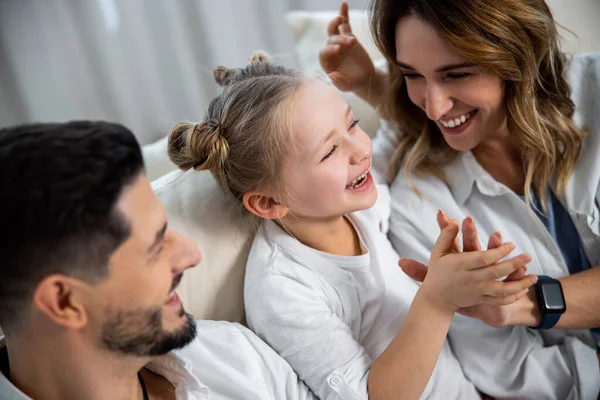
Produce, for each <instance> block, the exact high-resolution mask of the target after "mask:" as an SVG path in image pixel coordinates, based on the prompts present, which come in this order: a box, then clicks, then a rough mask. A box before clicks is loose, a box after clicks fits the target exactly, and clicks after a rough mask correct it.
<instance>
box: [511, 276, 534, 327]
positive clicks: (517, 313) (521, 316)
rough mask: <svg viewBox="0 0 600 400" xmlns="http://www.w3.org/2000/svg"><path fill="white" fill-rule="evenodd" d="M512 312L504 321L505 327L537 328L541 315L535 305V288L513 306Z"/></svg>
mask: <svg viewBox="0 0 600 400" xmlns="http://www.w3.org/2000/svg"><path fill="white" fill-rule="evenodd" d="M512 306H513V308H514V309H513V311H512V312H511V314H510V316H509V317H508V319H507V321H506V325H507V326H509V325H524V326H538V325H539V324H540V323H541V321H542V314H541V313H540V308H539V306H538V303H537V298H536V293H535V286H532V287H531V288H530V289H529V292H527V294H526V295H525V296H523V297H521V298H520V299H519V300H518V301H517V302H516V303H514V304H513V305H512Z"/></svg>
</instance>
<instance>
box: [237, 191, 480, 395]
mask: <svg viewBox="0 0 600 400" xmlns="http://www.w3.org/2000/svg"><path fill="white" fill-rule="evenodd" d="M379 200H382V199H379ZM379 200H378V202H379ZM383 208H384V209H385V207H383ZM376 209H377V207H376V208H373V209H371V210H367V211H360V212H356V213H353V214H351V215H350V216H349V219H350V221H351V222H352V223H353V225H354V226H355V228H356V230H357V232H358V234H359V236H360V239H361V245H362V247H363V249H364V250H365V253H364V254H363V255H361V256H356V257H344V256H336V255H331V254H326V253H322V252H319V251H317V250H314V249H312V248H310V247H307V246H305V245H303V244H302V243H300V242H299V241H298V240H296V239H295V238H293V237H292V236H290V235H289V234H287V233H286V232H284V231H283V230H282V229H281V228H280V227H279V226H278V225H277V224H276V223H274V222H272V221H265V222H264V223H263V224H262V226H261V228H260V229H259V231H258V233H257V236H256V238H255V240H254V243H253V246H252V250H251V251H250V255H249V258H248V264H247V269H246V281H245V304H246V316H247V320H248V325H249V326H250V328H251V329H252V330H253V331H255V332H256V333H257V334H258V335H259V336H260V337H261V338H262V339H263V340H265V341H266V342H267V343H268V344H269V345H270V346H271V347H273V348H274V349H275V350H276V351H277V352H278V353H279V354H280V355H281V356H282V357H283V358H285V359H286V360H287V362H288V363H289V364H290V365H291V366H292V368H293V369H294V370H295V371H296V373H297V374H298V376H299V377H300V378H301V379H302V380H304V381H305V382H306V384H307V385H308V387H309V388H310V389H311V390H312V391H313V392H314V393H315V394H316V395H317V396H318V397H319V398H321V399H329V400H335V399H344V400H355V399H367V398H368V393H367V380H368V375H369V370H370V366H371V363H372V361H374V360H375V359H376V358H378V357H379V355H381V353H382V352H383V351H384V350H385V349H386V348H387V346H388V345H389V343H390V342H391V341H392V339H393V338H394V337H395V335H396V333H397V332H398V330H399V328H400V325H401V324H402V321H403V320H404V318H405V316H406V314H407V311H408V309H409V307H410V304H411V302H412V299H413V297H414V295H415V293H416V291H417V290H418V286H417V285H416V283H415V282H414V281H412V280H411V279H410V278H408V277H407V276H406V275H405V274H404V273H403V272H402V271H401V270H400V268H399V267H398V266H397V262H398V256H397V254H396V252H395V251H394V250H393V249H392V247H391V244H390V243H389V240H388V239H387V237H386V235H385V234H384V233H382V232H381V230H380V224H379V222H381V221H380V219H379V214H378V213H377V212H376V211H375V210H376ZM424 318H426V316H424ZM421 398H423V399H444V400H452V399H456V400H458V399H461V400H463V399H464V400H468V399H479V395H478V393H477V392H476V390H475V388H474V386H473V384H472V383H471V382H469V381H468V380H467V379H465V377H464V374H463V372H462V370H461V367H460V365H459V364H458V362H457V360H456V358H455V357H454V355H453V354H452V350H451V349H450V346H449V345H448V343H447V342H446V343H444V346H443V348H442V351H441V354H440V356H439V359H438V362H437V365H436V367H435V369H434V372H433V374H432V376H431V378H430V380H429V383H428V385H427V387H426V389H425V391H424V393H423V395H422V396H421Z"/></svg>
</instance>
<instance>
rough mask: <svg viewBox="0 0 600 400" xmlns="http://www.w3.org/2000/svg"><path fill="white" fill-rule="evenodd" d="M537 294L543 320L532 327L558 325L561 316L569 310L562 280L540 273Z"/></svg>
mask: <svg viewBox="0 0 600 400" xmlns="http://www.w3.org/2000/svg"><path fill="white" fill-rule="evenodd" d="M535 295H536V298H537V303H538V307H539V308H540V313H541V314H542V321H541V322H540V324H539V325H538V326H533V327H532V328H534V329H550V328H552V327H553V326H554V325H556V323H557V322H558V320H559V319H560V316H561V315H562V314H564V312H565V311H567V304H566V303H565V295H564V294H563V290H562V286H561V284H560V281H558V280H557V279H554V278H551V277H549V276H546V275H538V281H537V282H536V284H535Z"/></svg>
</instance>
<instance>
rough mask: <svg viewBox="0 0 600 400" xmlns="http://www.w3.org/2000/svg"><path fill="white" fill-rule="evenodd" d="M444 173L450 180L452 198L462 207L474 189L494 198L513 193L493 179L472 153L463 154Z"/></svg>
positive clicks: (446, 167) (445, 168) (464, 152)
mask: <svg viewBox="0 0 600 400" xmlns="http://www.w3.org/2000/svg"><path fill="white" fill-rule="evenodd" d="M444 173H445V174H446V177H447V178H448V180H449V183H450V190H451V191H452V196H453V197H454V199H456V202H457V203H458V204H459V205H460V206H462V205H463V204H464V203H465V202H466V201H467V200H468V199H469V197H470V196H471V193H472V192H473V188H474V187H477V189H478V190H479V191H480V192H481V193H482V194H484V195H487V196H493V197H495V196H500V195H502V194H506V193H512V192H511V190H510V189H509V188H507V187H506V186H505V185H503V184H502V183H500V182H498V181H496V180H495V179H494V178H492V176H491V175H490V174H489V173H488V172H487V171H486V170H484V169H483V167H482V166H481V165H479V163H478V162H477V160H476V159H475V156H474V155H473V153H472V152H470V151H463V152H461V153H460V154H459V155H458V156H457V157H456V158H455V159H454V160H453V161H452V162H450V163H449V164H447V165H446V166H445V167H444Z"/></svg>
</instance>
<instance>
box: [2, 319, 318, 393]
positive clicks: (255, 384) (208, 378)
mask: <svg viewBox="0 0 600 400" xmlns="http://www.w3.org/2000/svg"><path fill="white" fill-rule="evenodd" d="M196 327H197V328H198V336H197V337H196V339H195V340H194V341H192V343H190V344H189V345H188V346H187V347H185V348H183V349H181V350H177V351H173V352H170V353H168V354H166V355H164V356H161V357H157V358H156V359H154V360H153V361H151V362H150V363H149V364H148V365H146V368H148V369H150V370H151V371H153V372H155V373H156V374H158V375H161V376H163V377H165V378H166V379H167V380H168V381H169V382H170V383H171V384H172V385H173V386H174V387H175V397H176V398H177V400H316V398H315V397H314V395H313V394H312V392H311V391H310V390H309V389H308V388H307V387H306V385H304V383H303V382H302V381H300V380H299V379H298V376H297V375H296V374H295V373H294V371H293V370H292V368H291V367H290V366H289V365H288V364H287V363H286V362H285V361H284V360H283V359H282V358H281V357H279V356H278V355H277V353H275V351H273V349H271V348H270V347H269V346H267V345H266V344H265V343H264V342H263V341H262V340H260V339H259V338H258V337H257V336H256V335H255V334H254V333H252V332H251V331H250V330H249V329H247V328H245V327H243V326H241V325H239V324H233V323H229V322H216V321H197V322H196ZM2 350H3V349H0V357H2ZM4 355H5V354H4ZM0 361H1V360H0ZM32 362H35V360H32ZM5 373H6V372H5V371H0V399H2V400H31V399H30V398H29V397H27V396H26V395H25V394H23V392H21V391H20V390H19V389H17V388H16V387H15V386H14V385H13V384H12V383H11V382H10V381H9V380H8V379H7V378H6V376H5V375H4V374H5Z"/></svg>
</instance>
